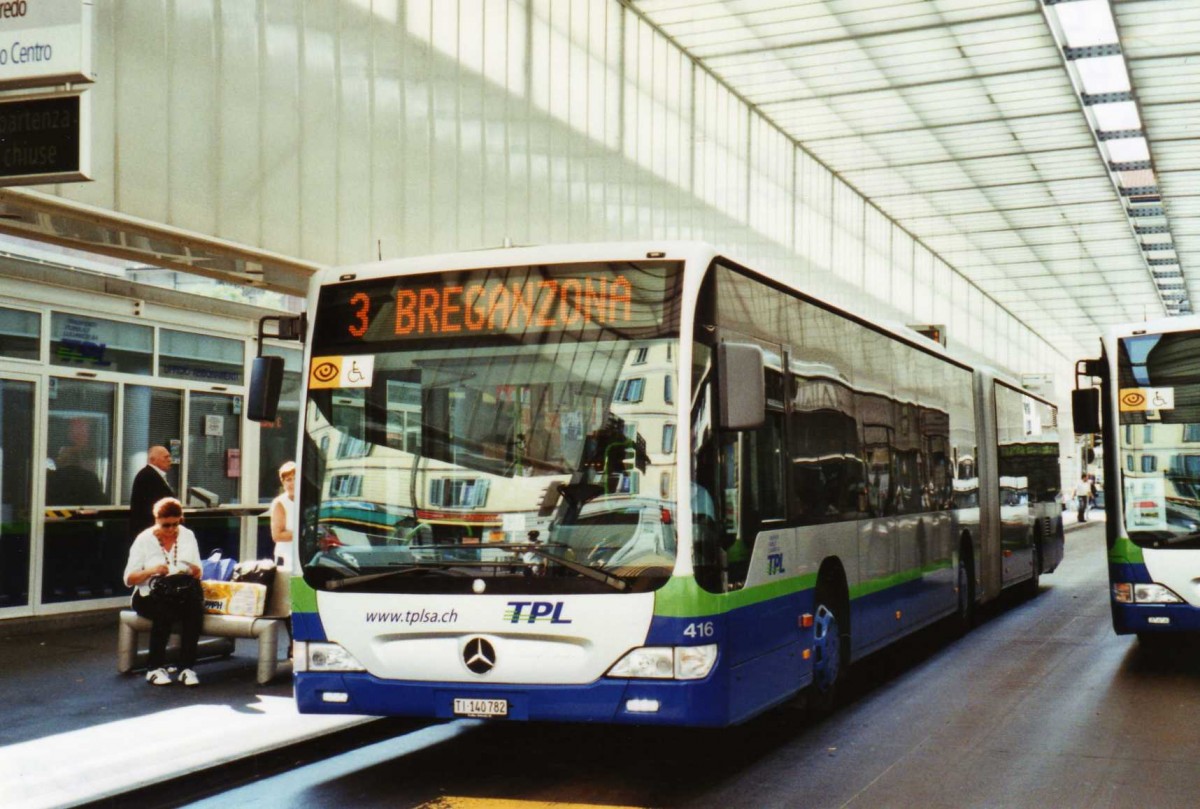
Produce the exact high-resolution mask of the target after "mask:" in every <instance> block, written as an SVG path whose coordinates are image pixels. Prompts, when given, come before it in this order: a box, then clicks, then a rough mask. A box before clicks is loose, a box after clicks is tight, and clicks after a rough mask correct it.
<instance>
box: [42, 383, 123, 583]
mask: <svg viewBox="0 0 1200 809" xmlns="http://www.w3.org/2000/svg"><path fill="white" fill-rule="evenodd" d="M49 386H50V387H49V399H50V411H49V415H48V429H47V442H48V443H47V448H48V450H49V453H50V455H49V457H48V458H47V459H46V462H45V465H46V505H47V506H51V507H53V506H71V507H76V506H105V505H110V504H111V503H112V491H113V487H112V483H113V470H114V463H113V432H114V424H115V420H116V398H117V397H116V386H115V385H113V384H111V383H108V382H92V381H87V380H80V379H56V378H51V379H50V380H49ZM128 550H129V538H128V537H127V536H126V530H125V520H124V519H123V518H119V517H118V518H115V519H114V518H107V519H105V518H88V517H85V516H83V515H80V514H79V513H78V511H76V510H75V509H74V508H69V509H54V508H51V509H49V510H48V515H47V519H46V523H45V564H44V565H43V567H42V571H43V572H42V600H43V601H44V602H46V603H56V602H62V601H77V600H82V599H89V598H100V597H103V596H112V595H117V594H120V593H122V592H126V590H125V587H124V585H123V584H122V583H121V574H122V572H123V571H124V566H125V557H126V555H127V554H128Z"/></svg>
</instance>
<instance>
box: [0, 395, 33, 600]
mask: <svg viewBox="0 0 1200 809" xmlns="http://www.w3.org/2000/svg"><path fill="white" fill-rule="evenodd" d="M35 391H36V385H35V383H34V382H32V381H27V380H22V379H18V378H14V377H11V376H5V375H0V612H4V611H7V610H9V609H12V608H22V607H24V608H28V606H29V582H30V576H29V569H30V568H29V562H30V556H31V552H32V548H33V527H34V522H35V520H34V519H33V517H34V515H33V511H32V504H33V475H34V446H33V441H34V430H33V416H34V412H35V403H36V398H35V396H34V394H35Z"/></svg>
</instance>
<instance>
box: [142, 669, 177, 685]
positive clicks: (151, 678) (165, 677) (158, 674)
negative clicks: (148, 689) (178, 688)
mask: <svg viewBox="0 0 1200 809" xmlns="http://www.w3.org/2000/svg"><path fill="white" fill-rule="evenodd" d="M146 682H148V683H150V685H170V684H171V675H169V674H167V670H166V669H163V668H158V669H154V670H153V671H148V672H146Z"/></svg>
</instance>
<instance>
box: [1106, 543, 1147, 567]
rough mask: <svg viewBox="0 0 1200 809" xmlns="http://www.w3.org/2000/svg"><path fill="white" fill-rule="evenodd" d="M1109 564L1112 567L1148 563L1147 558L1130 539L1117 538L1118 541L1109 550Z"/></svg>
mask: <svg viewBox="0 0 1200 809" xmlns="http://www.w3.org/2000/svg"><path fill="white" fill-rule="evenodd" d="M1108 562H1109V564H1112V565H1142V564H1145V563H1146V557H1145V556H1143V555H1142V549H1141V548H1140V547H1139V546H1137V545H1135V544H1134V543H1133V542H1132V541H1131V540H1130V539H1129V537H1117V541H1116V542H1114V543H1113V546H1112V547H1111V548H1109V549H1108Z"/></svg>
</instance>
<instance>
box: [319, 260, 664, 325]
mask: <svg viewBox="0 0 1200 809" xmlns="http://www.w3.org/2000/svg"><path fill="white" fill-rule="evenodd" d="M649 264H650V265H652V266H648V267H647V266H641V265H637V266H635V265H632V264H629V263H620V264H610V263H592V264H585V265H574V264H573V265H558V266H552V267H506V268H500V269H490V270H476V271H466V272H451V273H444V274H440V275H425V276H416V277H399V278H389V279H382V280H373V281H367V282H364V283H362V284H346V285H337V286H331V287H326V288H325V289H323V290H322V292H321V299H320V303H319V313H318V322H317V326H316V334H315V336H314V337H315V339H316V341H317V342H318V344H319V345H327V346H337V345H353V344H361V343H364V342H370V343H377V342H392V341H405V340H413V339H422V338H425V339H429V338H448V339H456V338H464V337H471V336H481V337H482V336H521V335H526V334H538V333H547V332H572V333H580V334H582V333H584V332H589V331H593V330H597V329H599V330H605V329H612V330H616V331H620V332H622V333H625V332H628V331H644V330H647V329H649V330H651V331H655V332H657V331H660V330H661V329H662V328H663V325H664V324H663V318H664V314H665V313H664V309H665V308H667V306H666V302H667V301H671V308H672V311H674V306H675V303H674V299H675V298H677V294H676V293H675V287H676V286H677V273H675V272H672V270H673V269H674V268H675V267H676V266H677V265H675V264H674V263H671V262H649Z"/></svg>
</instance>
